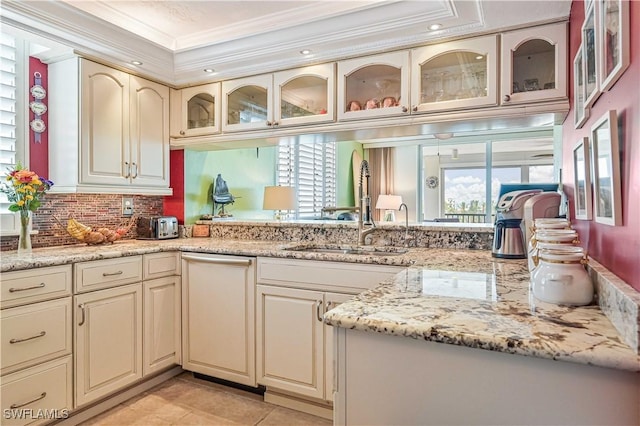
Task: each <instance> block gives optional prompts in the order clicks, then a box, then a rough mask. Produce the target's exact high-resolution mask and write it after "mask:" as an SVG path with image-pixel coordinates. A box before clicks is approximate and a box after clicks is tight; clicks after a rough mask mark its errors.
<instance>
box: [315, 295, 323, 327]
mask: <svg viewBox="0 0 640 426" xmlns="http://www.w3.org/2000/svg"><path fill="white" fill-rule="evenodd" d="M321 306H322V301H321V300H318V302H317V304H316V317H317V318H318V321H320V322H322V316H321V314H320V307H321Z"/></svg>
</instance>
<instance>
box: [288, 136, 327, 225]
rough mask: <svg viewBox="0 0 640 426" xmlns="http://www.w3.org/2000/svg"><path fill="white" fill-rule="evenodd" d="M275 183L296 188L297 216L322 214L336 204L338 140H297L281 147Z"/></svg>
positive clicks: (305, 216)
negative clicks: (324, 208)
mask: <svg viewBox="0 0 640 426" xmlns="http://www.w3.org/2000/svg"><path fill="white" fill-rule="evenodd" d="M277 161H278V164H277V178H276V181H277V182H276V183H277V184H278V185H282V186H292V187H294V188H296V194H297V198H298V207H297V209H296V215H295V216H296V219H309V218H313V217H319V216H320V214H321V210H322V208H323V207H325V206H335V205H336V144H335V142H326V143H317V142H298V143H294V144H291V145H281V146H280V147H279V148H278V160H277Z"/></svg>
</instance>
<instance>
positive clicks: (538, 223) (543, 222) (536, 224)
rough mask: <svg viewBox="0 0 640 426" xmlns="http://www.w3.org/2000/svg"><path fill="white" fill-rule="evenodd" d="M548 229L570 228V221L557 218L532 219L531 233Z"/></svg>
mask: <svg viewBox="0 0 640 426" xmlns="http://www.w3.org/2000/svg"><path fill="white" fill-rule="evenodd" d="M548 229H571V222H569V221H568V220H567V219H557V218H538V219H534V220H533V230H532V233H535V232H536V231H539V230H548Z"/></svg>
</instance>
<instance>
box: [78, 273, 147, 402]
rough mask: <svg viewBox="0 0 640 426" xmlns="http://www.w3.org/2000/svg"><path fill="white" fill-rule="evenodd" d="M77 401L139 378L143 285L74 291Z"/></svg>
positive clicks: (97, 396) (140, 367)
mask: <svg viewBox="0 0 640 426" xmlns="http://www.w3.org/2000/svg"><path fill="white" fill-rule="evenodd" d="M74 306H75V313H76V315H75V320H74V321H75V324H74V341H75V402H76V406H83V405H85V404H87V403H90V402H92V401H95V400H97V399H99V398H102V397H104V396H106V395H108V394H110V393H112V392H115V391H117V390H119V389H121V388H123V387H124V386H127V385H129V384H132V383H134V382H136V381H138V380H139V379H141V378H142V285H141V283H136V284H129V285H124V286H120V287H115V288H110V289H106V290H98V291H94V292H89V293H85V294H80V295H77V296H74Z"/></svg>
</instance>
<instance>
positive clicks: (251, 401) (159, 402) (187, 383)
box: [82, 373, 332, 426]
mask: <svg viewBox="0 0 640 426" xmlns="http://www.w3.org/2000/svg"><path fill="white" fill-rule="evenodd" d="M331 423H332V422H331V421H330V420H326V419H323V418H320V417H316V416H312V415H309V414H306V413H301V412H299V411H294V410H289V409H287V408H284V407H279V406H277V405H272V404H268V403H266V402H263V401H262V396H261V395H256V394H253V393H250V392H245V391H242V390H239V389H234V388H230V387H228V386H223V385H219V384H217V383H211V382H208V381H205V380H200V379H197V378H194V377H193V375H192V374H191V373H183V374H181V375H179V376H176V377H174V378H172V379H170V380H168V381H166V382H164V383H162V384H160V385H158V386H156V387H155V388H153V389H150V390H149V391H147V392H144V393H142V394H140V395H138V396H136V397H134V398H132V399H130V400H128V401H126V402H124V403H122V404H120V405H118V406H116V407H114V408H112V409H111V410H109V411H106V412H104V413H102V414H100V415H98V416H96V417H94V418H92V419H90V420H89V421H87V422H84V423H82V425H83V426H107V425H109V426H111V425H113V426H129V425H144V426H152V425H179V426H183V425H184V426H187V425H260V426H276V425H277V426H287V425H292V426H293V425H295V426H297V425H308V426H327V425H331Z"/></svg>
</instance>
